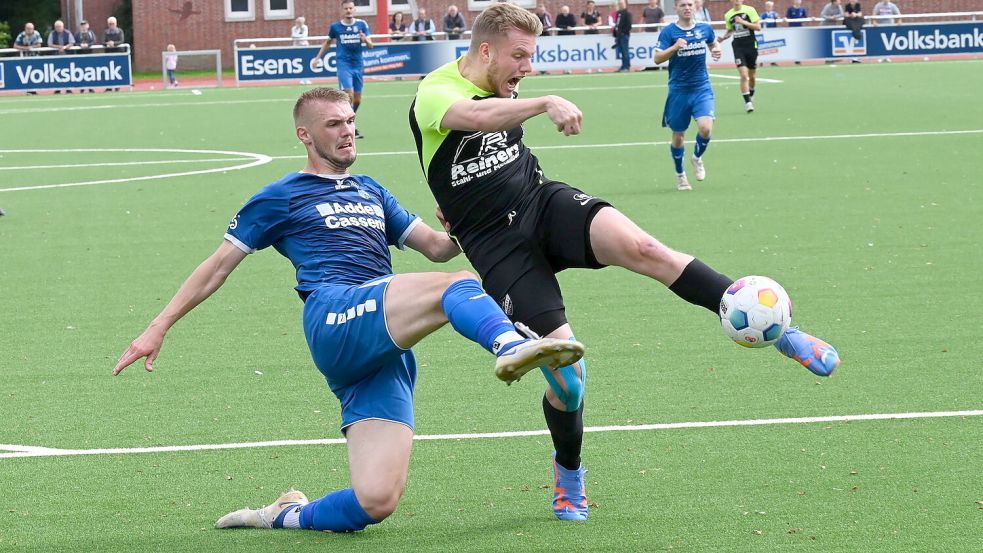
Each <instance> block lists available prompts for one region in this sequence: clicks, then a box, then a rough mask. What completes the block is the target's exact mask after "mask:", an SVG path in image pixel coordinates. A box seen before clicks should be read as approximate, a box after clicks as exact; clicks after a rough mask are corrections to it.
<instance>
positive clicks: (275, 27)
mask: <svg viewBox="0 0 983 553" xmlns="http://www.w3.org/2000/svg"><path fill="white" fill-rule="evenodd" d="M377 1H380V0H357V3H358V4H359V5H363V4H364V5H367V6H375V5H376V4H375V3H376V2H377ZM387 1H389V2H390V4H389V6H390V7H389V10H390V13H392V12H393V11H395V10H396V9H400V10H401V11H404V12H406V11H409V10H408V9H407V7H409V6H413V5H418V6H420V7H426V8H427V10H428V12H429V15H430V17H432V18H433V19H434V21H435V22H436V23H437V26H438V30H439V27H440V18H441V17H443V14H444V12H445V11H446V9H447V6H448V5H450V4H452V3H455V4H456V5H457V6H458V7H459V8H460V9H461V12H462V13H463V14H464V17H465V20H466V21H467V22H468V25H469V27H470V24H471V23H472V22H473V21H474V18H475V17H476V16H477V15H478V13H479V12H480V10H481V8H482V7H483V6H487V5H488V4H489V2H488V0H387ZM673 1H674V0H663V2H673ZM861 1H862V2H863V4H864V7H865V8H867V9H870V8H873V5H874V3H876V0H861ZM118 2H119V0H85V11H86V13H85V17H86V18H87V19H89V21H90V22H91V23H92V27H93V30H95V31H96V33H97V34H98V35H101V33H102V30H103V28H105V20H106V17H108V16H109V15H111V13H112V9H113V6H114V5H115V4H117V3H118ZM400 2H402V4H400ZM407 2H412V3H409V4H408V3H407ZM636 2H637V3H636ZM827 2H828V0H803V5H804V6H805V7H806V8H807V9H808V10H809V15H810V16H818V15H819V12H820V11H821V10H822V7H823V6H824V5H825V4H826V3H827ZM894 2H895V3H896V4H897V5H898V7H899V8H900V9H901V12H902V13H925V12H959V11H983V0H931V1H924V0H922V1H918V0H894ZM132 3H133V39H134V46H135V59H134V65H135V69H136V70H138V71H154V70H160V60H161V58H160V52H161V51H162V50H163V49H164V47H165V46H166V45H167V44H174V45H176V46H177V48H178V49H179V50H204V49H221V50H222V60H223V62H224V63H225V65H226V66H231V65H232V61H233V57H232V41H233V40H234V39H236V38H264V37H288V36H290V27H291V26H292V25H293V19H294V17H295V16H301V15H302V16H304V17H305V18H306V19H307V25H308V26H309V27H310V34H311V36H319V35H323V34H324V33H326V32H327V28H328V26H329V25H330V24H331V22H332V21H334V20H335V19H337V18H338V17H339V15H340V11H341V8H340V0H132ZM535 3H536V0H520V4H521V5H524V6H527V7H529V8H532V7H534V6H535ZM543 3H544V4H545V5H546V7H547V10H549V12H550V13H552V14H556V13H557V12H559V9H560V7H561V6H562V5H564V4H567V5H569V6H570V8H571V11H572V12H573V13H575V14H579V13H580V12H581V11H583V6H584V4H586V0H575V1H570V0H544V1H543ZM597 3H598V5H599V8H598V9H599V10H600V11H601V12H602V13H607V12H608V11H610V10H612V9H613V3H614V2H613V0H598V2H597ZM747 3H748V4H749V5H752V6H754V7H756V8H758V10H759V11H760V10H761V9H762V6H763V5H764V0H760V1H759V0H748V2H747ZM73 4H74V2H73V0H63V5H65V6H66V11H65V14H66V16H67V14H68V13H69V11H67V8H68V7H69V5H73ZM645 4H646V1H645V0H631V3H630V5H629V9H631V10H632V12H633V13H634V14H635V15H636V18H637V20H640V19H641V11H642V8H644V7H645ZM789 4H791V0H776V1H775V9H776V11H779V12H780V13H784V11H785V8H786V7H787V6H788V5H789ZM706 5H707V6H708V7H709V9H710V13H711V15H712V16H713V18H714V19H719V18H721V17H722V16H723V14H724V12H725V11H726V10H727V9H729V7H730V5H731V2H730V1H729V0H707V1H706ZM233 7H234V8H238V9H239V10H244V11H241V12H239V13H233V17H239V18H240V20H238V21H229V20H228V19H230V17H229V16H228V15H227V13H228V12H229V11H230V10H231V9H232V8H233ZM284 7H287V8H290V9H285V10H281V11H276V9H277V8H284ZM250 10H251V11H250ZM367 11H373V13H374V10H373V9H371V8H370V9H368V10H367ZM358 17H361V18H363V19H365V20H366V21H368V23H369V27H370V28H372V29H373V30H374V29H376V28H377V25H376V17H375V16H374V15H371V14H362V15H359V16H358ZM66 23H67V21H66ZM76 27H77V25H76V24H74V22H73V24H71V26H70V28H76ZM128 38H129V37H128Z"/></svg>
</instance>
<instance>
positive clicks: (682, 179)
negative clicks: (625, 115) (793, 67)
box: [655, 0, 721, 190]
mask: <svg viewBox="0 0 983 553" xmlns="http://www.w3.org/2000/svg"><path fill="white" fill-rule="evenodd" d="M676 13H677V14H678V15H679V19H678V20H677V21H676V22H674V23H670V24H668V25H666V26H665V27H663V28H662V30H661V31H660V32H659V44H658V46H657V47H656V51H655V63H658V64H661V63H665V62H666V61H668V62H669V94H668V96H667V97H666V107H665V110H664V111H663V113H662V126H663V127H669V129H670V130H671V131H672V143H671V144H670V145H669V152H670V153H671V154H672V162H673V163H674V164H675V166H676V189H677V190H692V189H693V187H692V186H691V185H690V183H689V180H688V179H687V178H686V170H685V169H683V158H684V157H685V155H686V145H685V143H684V141H685V139H686V129H688V128H689V122H690V119H696V126H697V134H696V145H695V146H694V150H693V158H692V162H693V171H694V172H695V173H696V180H700V181H701V180H703V179H705V178H706V176H707V172H706V168H705V167H704V166H703V154H704V153H705V152H706V150H707V146H708V145H709V144H710V133H711V131H713V118H714V114H713V87H711V86H710V75H709V74H708V73H707V62H706V53H707V47H708V46H709V50H710V56H711V57H713V59H714V60H718V59H720V55H721V52H720V45H719V44H718V43H717V35H716V34H715V33H714V32H713V27H711V26H710V25H709V24H708V23H702V22H701V23H698V22H696V21H694V20H693V0H676Z"/></svg>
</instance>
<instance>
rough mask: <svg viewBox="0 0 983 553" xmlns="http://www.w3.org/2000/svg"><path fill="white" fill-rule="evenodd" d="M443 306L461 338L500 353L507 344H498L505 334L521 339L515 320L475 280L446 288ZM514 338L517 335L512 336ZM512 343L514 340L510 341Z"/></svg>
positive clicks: (458, 282)
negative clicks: (516, 330)
mask: <svg viewBox="0 0 983 553" xmlns="http://www.w3.org/2000/svg"><path fill="white" fill-rule="evenodd" d="M440 303H441V305H442V306H443V308H444V313H445V314H446V315H447V320H448V321H450V323H451V326H453V327H454V330H456V331H457V332H458V334H460V335H461V336H464V337H465V338H467V339H468V340H471V341H472V342H476V343H477V344H478V345H480V346H481V347H483V348H485V349H486V350H488V351H490V352H492V353H494V354H497V353H498V350H499V348H500V347H501V346H504V345H506V344H505V343H499V344H496V343H495V339H496V338H498V337H499V336H502V335H503V334H504V335H506V336H508V337H511V338H517V339H521V336H519V335H518V334H515V327H514V326H513V325H512V321H510V320H509V318H508V317H507V316H506V315H505V313H503V312H502V309H501V308H500V307H499V306H498V304H497V303H495V300H493V299H492V298H491V296H489V295H488V294H486V293H485V290H484V289H483V288H482V287H481V284H479V283H478V281H477V280H474V279H472V278H468V279H464V280H459V281H457V282H455V283H454V284H451V285H450V286H448V287H447V290H446V291H445V292H444V296H443V297H442V298H441V299H440ZM513 335H514V336H513ZM508 341H509V342H512V340H511V339H509V340H508Z"/></svg>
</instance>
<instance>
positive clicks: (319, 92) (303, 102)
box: [294, 86, 352, 124]
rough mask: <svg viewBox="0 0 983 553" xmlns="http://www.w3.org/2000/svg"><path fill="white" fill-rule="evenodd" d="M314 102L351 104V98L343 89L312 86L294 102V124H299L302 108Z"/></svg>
mask: <svg viewBox="0 0 983 553" xmlns="http://www.w3.org/2000/svg"><path fill="white" fill-rule="evenodd" d="M314 102H344V103H346V104H351V103H352V101H351V98H349V97H348V93H347V92H345V91H344V90H339V89H337V88H327V87H324V86H319V87H317V88H312V89H310V90H308V91H305V92H304V93H303V94H301V95H300V98H297V103H295V104H294V124H300V119H301V117H300V116H301V114H302V113H303V111H304V108H305V107H306V106H307V105H308V104H312V103H314Z"/></svg>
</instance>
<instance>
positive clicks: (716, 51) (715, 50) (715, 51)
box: [710, 44, 723, 61]
mask: <svg viewBox="0 0 983 553" xmlns="http://www.w3.org/2000/svg"><path fill="white" fill-rule="evenodd" d="M722 55H723V51H721V50H720V45H719V44H714V45H713V46H712V47H711V48H710V57H711V58H713V61H717V60H719V59H720V56H722Z"/></svg>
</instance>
